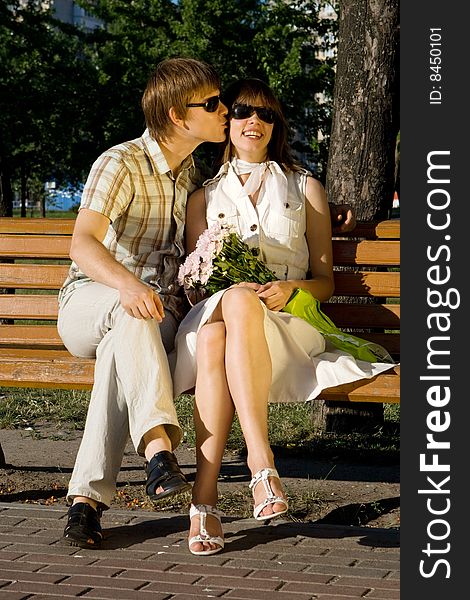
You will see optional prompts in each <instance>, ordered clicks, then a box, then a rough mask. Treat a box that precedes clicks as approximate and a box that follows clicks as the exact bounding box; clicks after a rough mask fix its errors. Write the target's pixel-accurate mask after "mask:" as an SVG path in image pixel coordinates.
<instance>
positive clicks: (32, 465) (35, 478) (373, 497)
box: [0, 424, 400, 528]
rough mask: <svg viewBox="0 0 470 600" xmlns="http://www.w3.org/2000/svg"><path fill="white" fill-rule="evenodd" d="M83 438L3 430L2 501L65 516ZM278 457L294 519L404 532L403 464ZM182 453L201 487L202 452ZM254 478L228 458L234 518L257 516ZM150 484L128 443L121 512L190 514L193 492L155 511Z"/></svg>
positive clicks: (228, 506)
mask: <svg viewBox="0 0 470 600" xmlns="http://www.w3.org/2000/svg"><path fill="white" fill-rule="evenodd" d="M80 439H81V432H80V431H65V430H64V431H62V430H61V431H58V430H57V429H55V428H53V427H50V426H48V425H47V424H44V425H42V426H38V427H35V429H34V430H19V429H16V430H14V429H1V430H0V442H1V445H2V447H3V451H4V453H5V458H6V462H7V465H6V467H5V468H3V469H2V468H0V502H26V503H37V504H45V505H51V504H55V505H57V506H61V505H63V506H64V510H65V506H66V504H65V494H66V490H67V483H68V480H69V478H70V475H71V472H72V468H73V464H74V460H75V456H76V452H77V449H78V446H79V443H80ZM274 451H275V456H276V466H277V469H278V471H279V473H280V475H281V477H282V480H283V484H284V487H285V489H286V492H287V494H288V497H289V502H290V511H289V517H290V518H291V519H292V520H294V521H311V522H322V523H330V524H338V525H339V524H341V525H360V526H366V527H384V528H399V527H400V473H399V464H386V465H380V464H364V463H361V464H355V463H350V462H346V461H344V460H342V461H340V460H338V461H336V460H331V461H318V460H315V459H314V458H313V457H312V456H306V457H303V456H298V453H289V452H288V451H286V450H283V451H281V450H278V449H276V448H274ZM176 455H177V457H178V461H179V464H180V466H181V468H182V469H183V471H184V473H185V474H186V475H187V477H188V479H189V481H194V475H195V452H194V448H190V447H188V446H187V445H185V444H183V445H182V446H181V447H180V448H178V449H177V451H176ZM249 480H250V475H249V471H248V469H247V467H246V463H245V461H244V458H243V457H242V456H239V455H237V454H229V453H227V454H226V456H225V459H224V463H223V467H222V471H221V474H220V478H219V495H220V497H221V502H220V508H221V510H223V511H224V512H225V513H226V514H227V515H234V516H235V515H236V516H242V517H249V516H251V510H252V507H251V495H250V492H249V490H248V483H249ZM144 484H145V473H144V470H143V459H142V458H141V457H139V456H137V455H136V453H135V451H134V449H133V447H132V445H131V444H128V446H127V448H126V453H125V456H124V460H123V462H122V467H121V471H120V473H119V478H118V486H117V493H116V496H115V499H114V502H113V507H115V508H120V509H123V508H126V509H129V510H152V511H153V510H159V511H161V510H165V511H177V512H180V511H181V510H185V509H186V508H187V506H188V504H189V501H190V495H189V493H187V494H186V495H185V496H181V497H180V498H178V499H177V500H176V501H175V500H173V501H166V503H164V502H161V503H160V504H159V505H157V506H155V507H154V505H153V504H151V503H150V502H149V501H148V500H147V498H146V495H145V490H144Z"/></svg>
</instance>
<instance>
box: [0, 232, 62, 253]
mask: <svg viewBox="0 0 470 600" xmlns="http://www.w3.org/2000/svg"><path fill="white" fill-rule="evenodd" d="M69 250H70V237H69V236H60V235H57V236H50V235H2V236H0V256H2V257H5V258H63V259H67V258H69Z"/></svg>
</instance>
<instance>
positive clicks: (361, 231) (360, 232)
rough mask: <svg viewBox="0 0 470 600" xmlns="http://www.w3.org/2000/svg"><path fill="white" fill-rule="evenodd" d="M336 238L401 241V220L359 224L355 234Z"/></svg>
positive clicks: (346, 234)
mask: <svg viewBox="0 0 470 600" xmlns="http://www.w3.org/2000/svg"><path fill="white" fill-rule="evenodd" d="M335 237H338V238H339V237H343V238H344V237H363V238H366V239H368V240H375V239H382V240H390V239H392V240H399V239H400V219H387V220H385V221H370V222H359V223H358V224H357V225H356V227H355V228H354V231H353V232H350V233H345V234H342V235H337V236H335Z"/></svg>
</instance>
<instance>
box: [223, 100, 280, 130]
mask: <svg viewBox="0 0 470 600" xmlns="http://www.w3.org/2000/svg"><path fill="white" fill-rule="evenodd" d="M254 113H256V114H257V115H258V117H259V118H260V119H261V120H262V121H264V122H265V123H269V124H270V125H271V124H272V123H274V121H275V120H276V114H275V112H274V111H273V110H272V109H271V108H266V107H265V106H252V105H251V104H234V105H233V106H232V110H231V111H230V116H231V117H232V119H248V118H249V117H251V115H253V114H254Z"/></svg>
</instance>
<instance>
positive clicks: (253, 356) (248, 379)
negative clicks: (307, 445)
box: [221, 287, 285, 515]
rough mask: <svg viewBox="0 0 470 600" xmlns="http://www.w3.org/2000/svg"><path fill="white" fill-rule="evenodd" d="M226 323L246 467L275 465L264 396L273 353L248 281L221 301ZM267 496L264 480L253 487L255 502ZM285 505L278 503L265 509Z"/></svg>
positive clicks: (275, 483)
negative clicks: (244, 285)
mask: <svg viewBox="0 0 470 600" xmlns="http://www.w3.org/2000/svg"><path fill="white" fill-rule="evenodd" d="M221 306H222V317H223V320H224V323H225V328H226V344H225V348H226V350H225V370H226V374H227V383H228V388H229V390H230V395H231V397H232V400H233V403H234V405H235V408H236V410H237V414H238V418H239V420H240V425H241V428H242V430H243V434H244V436H245V441H246V445H247V450H248V458H247V462H248V467H249V469H250V471H251V473H252V475H254V474H255V473H256V472H257V471H259V470H260V469H263V468H265V467H271V468H275V465H274V456H273V452H272V450H271V446H270V444H269V438H268V397H269V389H270V386H271V379H272V368H271V356H270V353H269V348H268V345H267V342H266V336H265V331H264V310H263V307H262V306H261V303H260V300H259V298H258V297H257V295H256V293H255V292H254V291H253V290H251V289H250V288H247V287H234V288H231V289H229V290H227V291H226V292H225V294H224V295H223V297H222V301H221ZM270 482H271V486H272V488H273V492H274V493H275V494H276V495H279V496H281V497H284V493H283V490H282V486H281V482H280V481H279V480H278V479H277V478H270ZM265 497H266V492H265V490H264V487H263V486H262V485H257V486H256V488H255V490H254V499H255V505H258V504H259V503H260V502H262V501H263V500H264V498H265ZM284 508H285V506H284V504H281V503H276V504H274V505H269V506H267V507H266V508H265V509H264V510H263V511H262V514H263V515H268V514H273V513H274V512H279V511H281V510H283V509H284Z"/></svg>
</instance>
